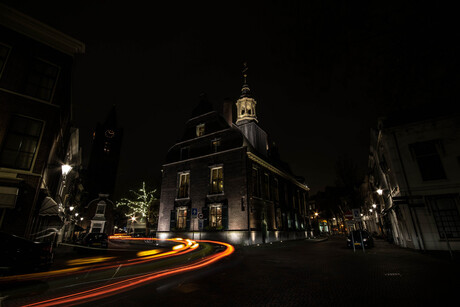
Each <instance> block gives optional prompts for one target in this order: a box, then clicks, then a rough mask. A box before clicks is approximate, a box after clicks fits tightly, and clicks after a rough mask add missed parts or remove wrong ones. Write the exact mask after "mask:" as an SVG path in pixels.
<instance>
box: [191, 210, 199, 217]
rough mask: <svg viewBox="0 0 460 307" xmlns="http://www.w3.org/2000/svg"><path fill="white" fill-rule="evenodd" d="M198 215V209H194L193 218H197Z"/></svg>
mask: <svg viewBox="0 0 460 307" xmlns="http://www.w3.org/2000/svg"><path fill="white" fill-rule="evenodd" d="M197 214H198V209H197V208H192V216H193V217H196V215H197Z"/></svg>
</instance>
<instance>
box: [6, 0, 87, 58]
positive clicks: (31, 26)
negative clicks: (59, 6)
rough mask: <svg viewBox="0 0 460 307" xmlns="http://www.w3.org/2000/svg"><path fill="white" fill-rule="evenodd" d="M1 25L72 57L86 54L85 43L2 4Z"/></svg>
mask: <svg viewBox="0 0 460 307" xmlns="http://www.w3.org/2000/svg"><path fill="white" fill-rule="evenodd" d="M0 25H2V26H4V27H7V28H9V29H11V30H14V31H16V32H18V33H21V34H23V35H25V36H27V37H30V38H32V39H34V40H36V41H38V42H40V43H43V44H45V45H47V46H49V47H51V48H53V49H56V50H59V51H61V52H63V53H65V54H68V55H71V56H73V55H74V54H78V53H85V44H84V43H82V42H80V41H78V40H76V39H75V38H73V37H70V36H68V35H66V34H64V33H62V32H60V31H58V30H56V29H54V28H52V27H50V26H48V25H46V24H44V23H42V22H40V21H38V20H36V19H34V18H32V17H30V16H27V15H25V14H23V13H21V12H19V11H17V10H15V9H12V8H10V7H9V6H6V5H4V4H2V3H0Z"/></svg>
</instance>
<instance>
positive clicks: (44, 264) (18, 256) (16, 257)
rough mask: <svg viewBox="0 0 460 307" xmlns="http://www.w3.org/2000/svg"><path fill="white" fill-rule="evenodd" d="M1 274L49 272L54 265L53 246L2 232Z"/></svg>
mask: <svg viewBox="0 0 460 307" xmlns="http://www.w3.org/2000/svg"><path fill="white" fill-rule="evenodd" d="M0 242H1V245H2V247H1V249H0V274H4V275H8V274H15V273H27V272H33V271H38V270H47V269H49V267H50V266H51V264H52V263H53V258H54V254H53V244H52V243H51V242H35V241H31V240H28V239H25V238H22V237H19V236H15V235H12V234H9V233H6V232H0Z"/></svg>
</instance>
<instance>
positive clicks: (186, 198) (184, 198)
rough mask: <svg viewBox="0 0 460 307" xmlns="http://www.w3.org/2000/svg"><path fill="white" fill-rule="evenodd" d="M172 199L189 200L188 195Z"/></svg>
mask: <svg viewBox="0 0 460 307" xmlns="http://www.w3.org/2000/svg"><path fill="white" fill-rule="evenodd" d="M174 200H190V197H183V198H175V199H174Z"/></svg>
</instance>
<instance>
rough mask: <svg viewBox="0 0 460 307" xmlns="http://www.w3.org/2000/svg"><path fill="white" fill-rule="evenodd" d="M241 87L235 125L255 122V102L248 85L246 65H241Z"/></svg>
mask: <svg viewBox="0 0 460 307" xmlns="http://www.w3.org/2000/svg"><path fill="white" fill-rule="evenodd" d="M242 73H243V87H242V88H241V95H240V98H239V99H238V100H237V101H236V110H237V120H236V123H237V124H238V123H241V122H243V121H255V122H257V116H256V104H257V102H256V100H255V99H254V98H253V97H252V94H251V90H250V89H249V85H248V82H247V81H248V80H247V78H248V64H247V62H244V63H243V70H242Z"/></svg>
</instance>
